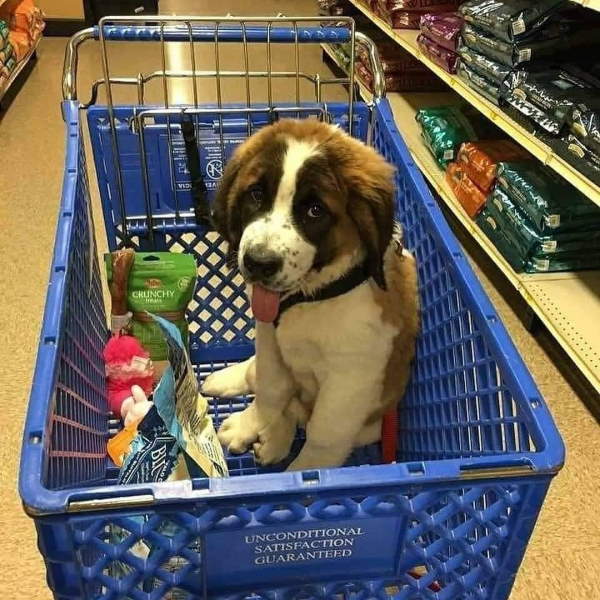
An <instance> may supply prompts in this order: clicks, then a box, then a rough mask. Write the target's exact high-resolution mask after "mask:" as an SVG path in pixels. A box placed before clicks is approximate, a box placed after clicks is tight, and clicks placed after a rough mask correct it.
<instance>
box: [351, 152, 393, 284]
mask: <svg viewBox="0 0 600 600" xmlns="http://www.w3.org/2000/svg"><path fill="white" fill-rule="evenodd" d="M370 158H372V157H370ZM376 158H377V159H378V160H370V161H367V162H366V163H365V164H364V166H363V169H364V171H363V172H361V173H354V177H352V180H353V182H352V183H353V184H354V185H353V186H352V187H348V193H349V195H350V197H349V202H348V213H349V215H350V218H351V219H352V220H353V221H354V223H355V225H356V228H357V229H358V234H359V236H360V238H361V240H362V242H363V244H364V246H365V248H366V250H367V267H368V269H369V273H370V275H371V277H373V279H374V280H375V282H376V283H377V285H378V286H379V287H380V288H381V289H383V290H385V289H387V285H386V281H385V274H384V269H383V258H384V255H385V251H386V250H387V247H388V245H389V243H390V241H391V239H392V232H393V228H394V182H393V173H394V169H393V167H392V166H391V165H389V164H388V163H386V162H385V161H384V160H383V158H381V157H380V156H377V157H376Z"/></svg>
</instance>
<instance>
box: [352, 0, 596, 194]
mask: <svg viewBox="0 0 600 600" xmlns="http://www.w3.org/2000/svg"><path fill="white" fill-rule="evenodd" d="M349 2H350V3H351V4H353V5H354V6H356V8H358V9H359V10H360V11H361V12H362V13H363V14H364V15H365V16H367V17H368V18H369V19H370V20H371V21H372V22H373V23H374V24H375V25H377V27H379V29H381V30H382V31H384V32H385V33H386V34H387V35H388V36H389V37H391V38H392V39H393V40H395V41H396V42H397V43H398V44H399V45H400V46H402V48H404V49H405V50H406V51H408V52H409V53H410V54H412V55H413V56H414V57H415V58H417V59H418V60H420V61H421V62H422V63H423V64H424V65H426V66H427V67H428V68H429V69H431V71H433V72H434V73H435V74H436V75H437V76H438V77H439V78H440V79H442V80H443V81H444V82H446V83H447V84H448V85H449V86H450V87H451V88H452V89H453V90H454V91H455V92H457V93H458V94H459V95H460V96H462V97H463V98H464V99H465V100H466V101H467V102H469V104H471V105H473V106H474V107H475V108H477V109H478V110H479V111H480V112H481V113H482V114H484V115H485V116H486V117H488V118H489V119H490V120H491V121H493V122H494V123H495V124H496V125H498V127H500V128H501V129H502V130H503V131H504V132H505V133H506V134H508V135H509V136H510V137H512V138H513V139H514V140H515V141H517V142H518V143H519V144H521V146H523V147H524V148H525V149H527V150H528V151H529V152H531V154H533V155H534V156H535V157H536V158H537V159H538V160H540V161H541V162H542V163H543V164H545V165H546V166H548V167H550V168H551V169H553V170H554V171H556V172H557V173H558V174H559V175H562V176H563V177H564V178H565V179H567V180H568V181H569V182H570V183H571V184H573V185H574V186H575V187H576V188H577V189H579V190H580V191H581V192H583V193H584V194H585V195H586V196H587V197H588V198H589V199H590V200H592V202H595V203H596V204H598V206H600V186H598V185H596V184H595V183H594V182H593V181H591V180H590V179H588V178H587V177H586V176H585V175H583V174H582V173H580V172H579V171H577V169H575V168H574V167H572V166H571V165H570V164H569V163H568V162H567V161H565V160H564V159H563V158H561V157H560V156H558V155H557V154H555V153H554V152H553V150H552V149H551V148H550V147H549V146H548V145H547V144H545V143H544V142H542V141H541V140H539V139H537V138H535V137H533V136H532V135H531V134H530V133H529V132H528V131H527V130H526V129H525V128H524V127H522V126H521V125H519V124H518V123H517V122H516V121H514V120H513V119H511V118H510V117H509V116H508V115H506V114H505V113H504V112H503V111H502V110H500V109H499V108H498V107H497V106H496V105H494V104H492V103H491V102H489V101H488V100H486V99H485V98H483V97H482V96H480V95H479V94H478V93H477V92H475V91H474V90H472V89H471V88H470V87H469V86H468V85H467V84H465V83H463V81H462V80H460V79H459V78H458V77H456V76H455V75H451V74H450V73H447V72H446V71H444V70H443V69H442V68H441V67H439V66H438V65H436V64H435V63H433V62H432V61H430V60H429V59H428V58H427V57H426V56H424V55H423V54H422V53H421V50H420V49H419V46H418V44H417V36H418V34H419V32H418V31H412V30H411V31H408V30H407V31H403V30H395V29H392V28H391V27H389V26H388V25H387V23H385V22H384V21H383V20H382V19H380V18H379V17H378V16H377V15H375V14H373V13H372V12H371V10H370V9H369V8H368V7H367V6H366V5H364V4H363V3H362V2H360V0H349Z"/></svg>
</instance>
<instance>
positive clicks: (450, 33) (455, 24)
mask: <svg viewBox="0 0 600 600" xmlns="http://www.w3.org/2000/svg"><path fill="white" fill-rule="evenodd" d="M462 24H463V20H462V18H461V17H460V16H459V15H458V14H457V13H441V14H437V13H434V14H431V13H427V14H425V15H423V16H422V17H421V20H420V21H419V28H420V29H421V33H423V34H424V35H426V36H427V37H428V38H429V39H430V40H433V41H434V42H435V43H436V44H437V45H438V46H441V47H442V48H446V50H450V51H452V52H456V49H457V47H458V42H459V39H460V30H461V27H462Z"/></svg>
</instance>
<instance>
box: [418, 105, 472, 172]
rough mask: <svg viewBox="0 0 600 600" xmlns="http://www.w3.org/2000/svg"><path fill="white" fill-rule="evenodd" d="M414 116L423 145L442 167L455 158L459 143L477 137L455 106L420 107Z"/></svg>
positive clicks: (467, 120)
mask: <svg viewBox="0 0 600 600" xmlns="http://www.w3.org/2000/svg"><path fill="white" fill-rule="evenodd" d="M415 118H416V120H417V122H418V123H419V125H420V126H421V133H422V136H423V139H424V141H425V145H426V146H427V147H428V148H429V150H430V152H431V153H432V154H433V156H434V157H435V159H436V161H437V163H438V164H439V165H440V167H442V169H445V168H446V167H447V166H448V164H449V163H450V162H452V161H453V160H454V159H455V158H456V153H457V152H458V149H459V147H460V145H461V144H463V143H464V142H468V141H470V140H476V139H478V136H477V134H476V132H475V130H474V129H473V126H472V125H471V122H470V121H469V119H467V117H466V116H465V115H464V113H463V112H462V110H461V109H460V108H459V107H457V106H438V107H435V108H422V109H421V110H419V111H417V114H416V116H415Z"/></svg>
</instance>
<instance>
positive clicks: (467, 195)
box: [446, 162, 485, 219]
mask: <svg viewBox="0 0 600 600" xmlns="http://www.w3.org/2000/svg"><path fill="white" fill-rule="evenodd" d="M446 181H447V182H448V185H449V186H450V187H451V188H452V191H453V192H454V195H455V196H456V199H457V200H458V201H459V202H460V204H461V206H462V207H463V208H464V209H465V211H466V212H467V214H468V215H469V216H470V217H471V218H472V219H473V218H474V217H475V216H476V215H477V213H478V212H479V211H480V210H481V208H482V207H483V205H484V204H485V194H484V193H483V192H482V191H481V190H480V189H479V188H478V187H477V186H476V185H475V183H474V182H473V181H472V180H471V179H470V178H469V176H468V175H467V173H466V171H465V170H464V168H463V166H462V165H461V164H459V163H455V162H452V163H450V164H449V165H448V169H447V170H446Z"/></svg>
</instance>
